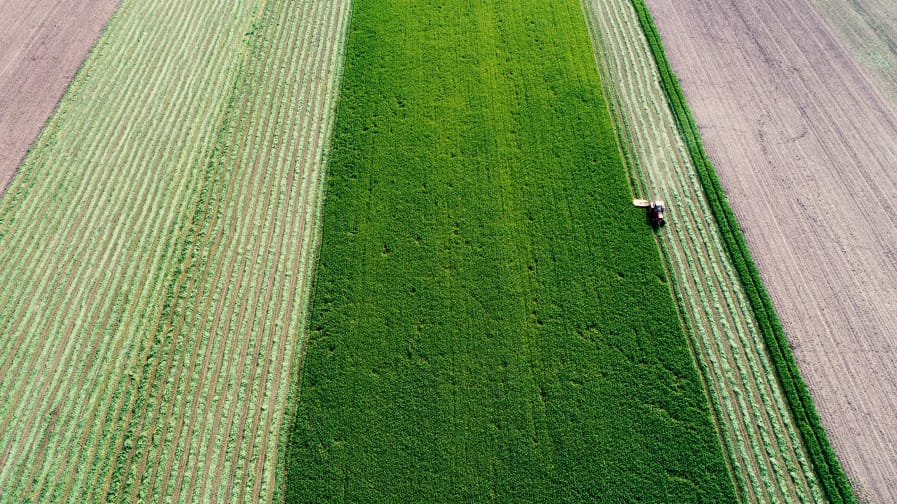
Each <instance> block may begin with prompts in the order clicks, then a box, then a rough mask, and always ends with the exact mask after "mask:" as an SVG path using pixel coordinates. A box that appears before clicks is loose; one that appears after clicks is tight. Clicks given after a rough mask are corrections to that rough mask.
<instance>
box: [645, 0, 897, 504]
mask: <svg viewBox="0 0 897 504" xmlns="http://www.w3.org/2000/svg"><path fill="white" fill-rule="evenodd" d="M648 4H649V7H650V8H651V10H652V14H653V16H654V18H655V21H656V22H657V25H658V28H659V30H660V32H661V35H662V36H663V41H664V46H665V47H666V50H667V54H668V56H669V59H670V61H671V63H672V65H673V67H674V69H675V71H676V73H677V74H678V76H679V78H680V80H681V83H682V87H683V89H684V90H685V93H686V95H687V97H688V101H689V105H690V106H691V108H692V110H693V112H694V115H695V118H696V120H697V122H698V124H699V126H700V128H701V132H702V134H703V137H704V142H705V145H706V147H707V150H708V153H709V155H710V156H711V158H712V159H713V161H714V163H715V165H716V168H717V171H718V174H719V176H720V179H721V181H722V184H723V186H724V187H725V188H726V191H727V192H728V197H729V201H730V203H731V205H732V207H733V208H734V210H735V213H736V214H737V216H738V219H739V222H740V223H741V225H742V228H743V230H744V234H745V236H746V238H747V241H748V243H749V245H750V247H751V251H752V253H753V255H754V258H755V260H756V262H757V265H758V267H759V268H760V271H761V272H762V275H763V278H764V281H765V282H766V285H767V288H768V289H769V292H770V294H771V296H772V298H773V301H774V302H775V305H776V307H777V309H778V311H779V315H780V317H781V319H782V323H783V325H784V326H785V331H786V333H787V334H788V338H789V340H790V342H791V344H792V347H793V350H794V354H795V356H796V358H797V360H798V363H799V365H800V368H801V371H802V373H803V375H804V377H805V380H806V382H807V384H808V386H809V387H810V389H811V391H812V393H813V397H814V400H815V402H816V405H817V408H818V410H819V414H820V416H821V418H822V421H823V423H824V425H825V427H826V429H827V430H828V432H829V435H830V438H831V441H832V444H833V446H834V448H835V450H836V452H837V453H838V456H839V457H840V458H841V461H842V463H843V464H844V467H845V470H846V471H847V473H848V475H849V477H850V478H851V481H852V482H853V484H854V488H855V490H856V492H857V494H858V496H859V497H860V498H861V499H864V500H869V501H871V502H882V503H885V502H897V431H895V430H894V429H893V426H894V425H897V368H895V366H894V362H895V358H897V344H895V340H894V338H893V337H892V335H893V334H894V332H895V331H894V327H897V284H895V282H894V281H893V278H894V276H895V273H897V252H895V250H894V244H895V243H897V211H895V210H897V202H895V200H894V195H895V194H897V171H895V170H893V169H892V166H891V165H892V164H893V160H894V159H895V154H897V113H895V108H894V105H893V104H892V103H891V102H890V101H889V100H888V99H887V95H886V93H885V92H883V91H881V90H879V88H878V86H877V85H876V84H875V82H876V80H875V79H873V78H871V77H869V76H868V75H867V73H866V71H865V70H864V69H863V67H861V66H860V65H859V64H858V63H857V62H856V61H855V59H853V57H852V53H851V50H849V49H848V48H847V47H846V46H845V45H844V44H843V42H842V39H841V38H840V35H838V34H836V33H835V31H834V29H833V28H832V27H831V26H830V25H829V24H828V23H827V21H826V19H825V18H824V17H823V16H822V15H821V14H820V13H819V12H818V11H817V10H816V9H815V7H814V4H813V3H812V2H811V1H810V0H758V1H757V2H750V3H746V2H737V1H735V0H719V1H711V0H696V1H693V2H689V3H688V5H683V4H682V3H681V2H675V1H673V0H648Z"/></svg>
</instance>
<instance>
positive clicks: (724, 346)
mask: <svg viewBox="0 0 897 504" xmlns="http://www.w3.org/2000/svg"><path fill="white" fill-rule="evenodd" d="M583 3H584V5H585V7H586V11H587V18H588V20H589V22H590V25H591V28H592V34H593V37H594V38H595V45H596V49H597V50H598V53H599V58H600V61H599V66H600V67H601V68H602V69H603V71H604V73H605V85H606V87H607V89H608V95H609V96H610V97H611V99H612V102H613V104H614V108H615V111H616V113H617V120H618V125H619V131H620V135H621V141H622V143H623V144H624V146H625V148H626V149H627V150H628V153H629V155H630V156H631V157H632V163H631V165H632V166H631V169H632V180H633V182H634V185H635V187H636V192H637V193H638V194H637V195H638V196H639V197H641V196H647V197H657V198H661V197H662V198H664V199H665V200H666V203H667V208H668V211H669V216H668V220H669V222H670V225H669V226H667V227H666V228H665V229H664V230H663V231H662V232H660V233H659V234H658V237H659V243H660V246H661V249H662V250H663V252H664V256H665V257H666V261H667V267H668V268H669V271H670V273H671V274H672V275H673V276H674V278H675V282H674V285H675V292H676V296H677V299H678V301H679V303H680V306H681V308H682V310H681V311H682V314H683V317H684V319H685V322H686V324H685V325H686V327H687V332H688V334H689V336H690V339H691V344H692V348H693V349H694V355H695V359H696V360H697V361H698V362H697V364H698V367H699V368H700V369H701V371H702V373H703V375H704V380H705V385H706V387H707V393H708V395H709V397H710V400H711V403H712V404H713V409H714V412H715V415H716V422H717V428H718V430H719V433H720V437H721V439H722V442H723V445H724V447H725V448H726V454H727V458H728V461H729V465H730V471H731V473H732V476H733V478H734V480H735V481H736V483H737V487H738V489H739V492H740V493H741V498H742V499H743V500H744V501H747V502H820V501H822V494H821V493H820V489H819V487H818V485H817V484H816V481H815V475H814V474H813V470H812V466H811V465H810V464H809V463H808V460H807V456H806V453H805V452H804V448H803V445H802V442H801V439H800V436H799V433H798V431H797V429H796V427H795V425H794V421H793V419H792V417H791V413H790V410H789V408H788V405H787V402H786V400H785V397H784V393H783V391H782V389H781V388H780V386H779V383H778V382H777V380H776V372H775V369H774V368H773V366H772V364H771V363H770V361H769V358H768V355H767V350H766V347H765V343H764V340H763V337H762V335H761V334H759V333H758V331H757V327H756V322H755V321H754V319H753V315H752V312H751V308H750V304H749V302H748V300H747V298H746V297H745V294H744V292H743V291H742V290H741V287H740V282H739V279H738V276H737V274H736V273H735V271H734V269H733V267H732V264H731V260H730V258H729V257H728V254H727V252H726V249H725V248H724V246H723V244H722V243H721V238H720V236H719V229H718V227H717V225H716V222H715V220H714V217H713V213H712V212H711V210H710V208H709V206H708V204H707V201H706V198H705V196H704V192H703V189H702V186H701V183H700V181H699V180H698V179H697V176H696V169H695V167H694V165H693V164H692V162H691V158H690V156H689V153H688V151H687V149H686V146H685V144H684V142H683V140H682V138H681V136H680V134H679V131H678V127H677V124H676V120H675V118H674V117H673V114H672V113H671V111H670V107H669V104H668V102H667V99H666V94H665V93H664V90H663V88H662V87H661V85H660V76H659V74H658V70H657V65H656V64H655V62H654V57H653V55H652V53H651V48H650V47H649V45H648V41H647V39H646V38H645V36H644V34H643V33H642V30H641V26H640V24H639V19H638V16H637V13H636V11H635V9H634V8H633V6H632V3H631V2H630V1H629V0H584V2H583Z"/></svg>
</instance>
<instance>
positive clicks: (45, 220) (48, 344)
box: [0, 1, 349, 502]
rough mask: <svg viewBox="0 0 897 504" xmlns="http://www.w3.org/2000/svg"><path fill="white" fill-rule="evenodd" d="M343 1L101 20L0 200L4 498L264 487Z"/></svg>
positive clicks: (271, 492) (162, 9) (309, 247)
mask: <svg viewBox="0 0 897 504" xmlns="http://www.w3.org/2000/svg"><path fill="white" fill-rule="evenodd" d="M348 16H349V3H348V2H323V1H320V2H304V3H302V4H301V5H300V6H297V5H294V4H292V3H290V2H286V1H272V2H242V3H239V2H238V3H235V2H224V1H193V2H187V3H185V2H131V3H128V4H127V5H126V6H124V7H123V8H122V9H121V10H120V11H119V12H118V13H117V14H116V16H115V17H114V19H113V21H112V22H111V23H110V25H109V27H108V29H107V32H106V34H105V35H104V37H103V38H102V39H101V41H100V43H99V46H98V47H97V49H96V50H95V51H94V53H92V55H91V57H90V58H88V60H87V62H86V64H85V66H84V67H83V69H82V71H81V72H80V73H79V77H78V78H77V79H76V80H75V81H74V82H73V84H72V87H71V88H70V91H69V93H68V94H67V96H66V98H65V99H64V100H63V102H62V103H61V104H60V107H59V109H58V111H57V113H56V114H55V115H54V117H53V118H52V120H51V121H50V123H49V125H48V127H47V129H46V130H45V132H44V133H43V134H42V135H41V137H40V139H39V141H38V143H37V144H36V147H35V149H34V150H33V152H32V153H31V154H30V155H29V156H28V158H27V159H26V161H25V164H24V165H23V168H22V171H21V173H20V174H19V176H18V177H17V178H16V181H15V183H14V184H13V185H12V186H11V187H10V190H9V192H8V193H7V195H6V197H5V198H4V199H3V200H2V201H0V243H2V247H0V262H2V263H3V265H4V268H3V270H2V272H0V275H2V281H3V284H2V286H0V314H2V318H0V324H2V328H0V330H2V331H3V334H5V335H9V337H8V338H5V339H4V340H3V342H2V344H0V345H2V346H0V385H2V392H0V450H2V451H0V488H3V489H4V494H3V497H4V498H7V497H8V498H10V499H12V500H28V499H33V500H38V501H44V500H50V501H59V500H72V501H84V502H90V501H103V500H116V501H119V500H121V501H141V500H148V501H153V502H158V501H164V500H168V499H171V500H173V501H177V502H197V501H206V502H207V501H211V500H215V499H217V500H226V501H240V500H253V501H271V500H273V499H274V498H275V474H276V470H277V467H278V464H279V462H278V459H277V453H278V448H279V446H280V433H281V431H282V427H281V426H282V423H283V420H284V415H285V410H286V402H287V401H286V396H287V393H288V390H289V385H290V374H289V373H290V366H291V364H292V361H293V357H294V352H295V350H296V348H297V345H298V343H299V338H298V335H299V334H300V333H301V327H300V324H301V321H302V314H303V313H304V309H305V303H306V300H307V294H306V293H307V291H308V289H309V286H308V282H307V281H306V280H307V275H308V272H309V271H310V268H311V260H312V258H313V249H314V248H315V243H316V238H315V236H316V233H317V227H318V224H317V217H316V216H317V211H316V210H315V209H316V207H317V204H318V201H319V199H320V191H321V184H320V181H321V177H322V175H323V170H322V166H323V160H324V158H325V155H324V149H325V147H326V145H327V139H328V138H329V133H330V128H331V124H332V119H331V118H332V110H333V107H334V103H335V95H334V91H335V89H336V86H337V84H338V76H339V69H340V67H341V60H340V58H341V56H342V47H343V46H342V41H343V39H344V33H345V29H346V25H347V20H348ZM48 370H49V371H48Z"/></svg>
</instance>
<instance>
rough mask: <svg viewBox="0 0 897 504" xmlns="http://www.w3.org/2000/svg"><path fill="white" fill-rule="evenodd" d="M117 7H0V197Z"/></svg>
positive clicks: (69, 1)
mask: <svg viewBox="0 0 897 504" xmlns="http://www.w3.org/2000/svg"><path fill="white" fill-rule="evenodd" d="M120 1H121V0H83V1H82V0H34V1H30V0H29V1H24V0H2V1H0V194H3V192H4V191H5V190H6V186H7V185H9V181H10V180H12V177H13V175H14V174H15V171H16V168H17V167H18V166H19V163H21V161H22V158H23V157H24V156H25V153H26V152H27V151H28V148H29V147H30V146H31V144H32V143H33V142H34V139H35V138H37V135H38V133H40V130H41V128H42V127H43V125H44V122H46V120H47V117H48V116H49V115H50V113H52V112H53V108H54V107H55V106H56V103H57V102H59V99H60V98H61V97H62V94H63V93H64V92H65V90H66V87H67V86H68V84H69V82H70V81H71V80H72V77H73V76H74V75H75V72H76V71H77V70H78V67H80V66H81V62H82V61H84V58H85V57H86V56H87V53H88V52H89V51H90V48H91V47H92V46H93V44H94V42H95V41H96V40H97V37H99V35H100V32H101V31H102V29H103V26H105V24H106V21H108V20H109V17H110V16H112V13H113V12H115V9H116V8H117V7H118V4H119V3H120Z"/></svg>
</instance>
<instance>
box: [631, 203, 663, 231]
mask: <svg viewBox="0 0 897 504" xmlns="http://www.w3.org/2000/svg"><path fill="white" fill-rule="evenodd" d="M632 204H633V205H635V206H637V207H639V208H647V209H648V223H649V224H651V227H653V228H654V229H657V228H659V227H663V226H665V225H666V223H667V221H666V220H665V219H664V218H663V211H664V205H663V200H654V201H648V200H643V199H634V200H632Z"/></svg>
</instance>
